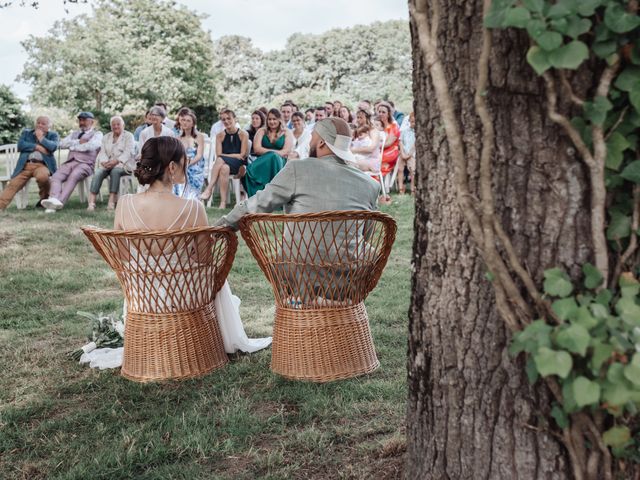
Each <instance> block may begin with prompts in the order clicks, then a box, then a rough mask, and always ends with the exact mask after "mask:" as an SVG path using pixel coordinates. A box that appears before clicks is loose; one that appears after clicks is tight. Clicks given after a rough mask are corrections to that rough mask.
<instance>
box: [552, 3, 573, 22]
mask: <svg viewBox="0 0 640 480" xmlns="http://www.w3.org/2000/svg"><path fill="white" fill-rule="evenodd" d="M568 3H569V2H563V1H560V2H558V3H556V4H554V5H553V6H552V7H551V8H550V9H549V12H548V13H547V16H548V17H549V18H562V17H566V16H567V15H571V14H572V13H575V12H573V11H572V10H571V8H570V5H568Z"/></svg>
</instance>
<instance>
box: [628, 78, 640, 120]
mask: <svg viewBox="0 0 640 480" xmlns="http://www.w3.org/2000/svg"><path fill="white" fill-rule="evenodd" d="M637 82H638V83H636V84H635V85H634V86H633V88H632V89H631V91H630V92H629V101H630V102H631V105H633V108H635V109H636V112H638V113H640V76H638V77H637Z"/></svg>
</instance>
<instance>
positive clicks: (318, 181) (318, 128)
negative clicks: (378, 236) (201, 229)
mask: <svg viewBox="0 0 640 480" xmlns="http://www.w3.org/2000/svg"><path fill="white" fill-rule="evenodd" d="M350 143H351V130H350V129H349V125H348V124H347V122H345V121H344V120H342V119H340V118H337V117H331V118H326V119H324V120H321V121H319V122H317V123H316V124H315V126H314V129H313V133H312V134H311V141H310V143H309V155H310V156H311V158H306V159H303V160H294V161H290V162H287V164H286V165H285V167H284V168H283V169H282V170H280V172H279V173H278V174H277V175H276V176H275V177H274V178H273V180H271V182H270V183H269V184H267V186H266V187H265V189H264V190H261V191H259V192H258V193H256V194H255V195H254V196H253V197H251V198H249V199H247V200H244V201H243V202H241V203H239V204H238V205H236V207H235V208H234V209H233V210H231V212H229V213H228V214H227V215H225V216H223V217H222V218H220V219H219V220H218V221H217V222H216V223H215V224H214V225H215V226H224V227H231V228H233V229H234V230H237V228H238V222H239V220H240V219H241V218H242V217H243V216H244V215H247V214H249V213H269V212H273V211H275V210H279V209H281V208H284V212H285V213H291V214H296V213H313V212H321V211H324V210H377V202H378V195H379V194H380V184H378V182H376V181H375V180H373V179H372V178H371V177H370V176H369V175H367V174H366V173H364V172H362V171H360V170H358V169H357V168H355V167H353V166H352V165H351V164H350V163H347V162H355V158H354V156H353V154H352V153H351V151H350V150H349V146H350Z"/></svg>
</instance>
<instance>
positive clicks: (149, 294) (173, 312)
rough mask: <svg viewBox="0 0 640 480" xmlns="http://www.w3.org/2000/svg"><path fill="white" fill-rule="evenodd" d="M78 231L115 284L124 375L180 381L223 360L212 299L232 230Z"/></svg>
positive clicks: (231, 249)
mask: <svg viewBox="0 0 640 480" xmlns="http://www.w3.org/2000/svg"><path fill="white" fill-rule="evenodd" d="M82 231H83V232H84V234H85V235H86V236H87V237H88V238H89V240H90V241H91V243H93V245H94V247H95V248H96V250H97V251H98V252H99V253H100V254H101V255H102V256H103V257H104V259H105V260H106V261H107V263H108V264H109V266H110V267H111V268H113V270H114V271H115V272H116V275H117V276H118V280H119V281H120V284H121V285H122V290H123V292H124V296H125V305H126V307H127V313H126V324H125V341H124V358H123V363H122V375H123V376H124V377H126V378H128V379H130V380H135V381H138V382H147V381H157V380H167V379H185V378H191V377H197V376H200V375H204V374H205V373H207V372H210V371H211V370H213V369H216V368H220V367H222V366H224V365H225V364H226V363H227V362H228V358H227V355H226V353H225V351H224V346H223V343H222V337H221V336H220V329H219V326H218V321H217V319H216V312H215V308H214V299H215V295H216V293H217V292H218V290H220V288H221V287H222V285H223V284H224V281H225V279H226V278H227V274H228V273H229V270H230V269H231V264H232V263H233V259H234V256H235V253H236V249H237V246H238V240H237V237H236V235H235V234H234V233H233V232H231V231H230V230H228V229H222V228H216V227H198V228H189V229H184V230H180V231H114V230H106V229H100V228H94V227H84V228H82Z"/></svg>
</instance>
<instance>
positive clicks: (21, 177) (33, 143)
mask: <svg viewBox="0 0 640 480" xmlns="http://www.w3.org/2000/svg"><path fill="white" fill-rule="evenodd" d="M50 128H51V120H50V119H49V117H46V116H40V117H38V118H37V119H36V125H35V128H25V129H24V130H23V131H22V133H21V134H20V139H19V140H18V151H19V152H20V157H19V158H18V163H17V164H16V168H15V169H14V171H13V173H12V174H11V181H10V182H9V184H8V185H7V188H5V189H4V190H3V191H2V194H0V210H4V209H5V208H7V207H8V206H9V204H10V203H11V200H12V199H13V197H14V196H15V195H16V193H18V192H19V191H20V190H22V188H23V187H24V186H25V185H26V184H27V182H28V181H29V179H31V178H35V179H36V182H37V183H38V187H39V189H40V201H42V200H43V199H45V198H47V197H48V196H49V175H51V174H52V173H54V172H55V171H56V167H57V166H56V159H55V158H53V152H55V151H56V149H57V148H58V142H59V140H60V138H59V137H58V133H57V132H54V131H53V130H50ZM40 201H39V202H38V204H37V205H36V206H38V207H39V206H40Z"/></svg>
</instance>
